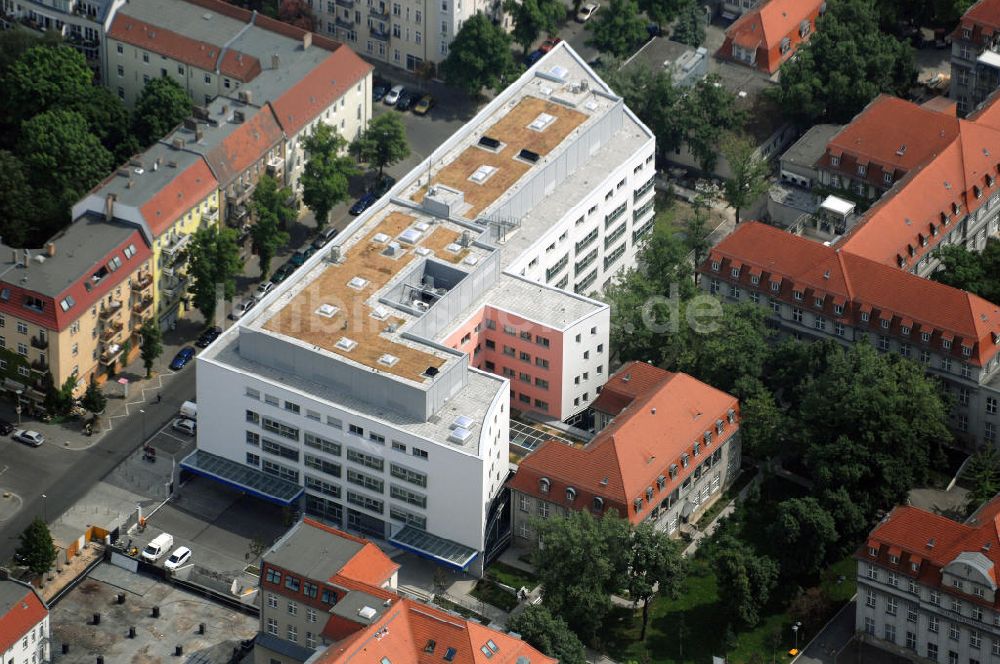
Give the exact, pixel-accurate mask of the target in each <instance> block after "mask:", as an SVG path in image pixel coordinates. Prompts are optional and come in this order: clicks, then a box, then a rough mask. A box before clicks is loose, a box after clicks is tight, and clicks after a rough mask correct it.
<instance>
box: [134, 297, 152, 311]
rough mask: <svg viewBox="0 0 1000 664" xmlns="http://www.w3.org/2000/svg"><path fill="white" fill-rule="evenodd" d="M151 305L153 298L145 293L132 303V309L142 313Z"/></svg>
mask: <svg viewBox="0 0 1000 664" xmlns="http://www.w3.org/2000/svg"><path fill="white" fill-rule="evenodd" d="M152 305H153V298H152V297H150V296H148V295H147V296H146V297H144V298H142V299H141V300H139V301H138V302H136V303H135V304H134V305H132V311H134V312H135V313H137V314H142V313H143V312H145V311H146V310H147V309H149V308H150V307H151V306H152Z"/></svg>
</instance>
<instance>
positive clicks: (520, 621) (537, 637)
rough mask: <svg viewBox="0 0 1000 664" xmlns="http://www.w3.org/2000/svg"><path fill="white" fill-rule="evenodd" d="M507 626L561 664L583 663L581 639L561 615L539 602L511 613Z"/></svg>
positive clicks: (584, 663) (584, 656) (584, 652)
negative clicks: (514, 613) (515, 613)
mask: <svg viewBox="0 0 1000 664" xmlns="http://www.w3.org/2000/svg"><path fill="white" fill-rule="evenodd" d="M507 629H509V630H511V631H512V632H517V633H518V634H520V635H521V638H522V639H524V640H525V641H526V642H528V643H530V644H531V645H533V646H534V647H536V648H538V649H539V650H541V651H542V652H543V653H545V654H546V655H548V656H549V657H554V658H555V659H557V660H559V662H560V664H586V662H587V654H586V651H585V650H584V648H583V644H582V643H580V639H579V638H578V637H577V635H576V634H574V633H573V632H572V630H570V628H569V626H567V625H566V621H565V620H563V619H562V618H560V617H558V616H555V615H552V613H550V612H549V610H548V609H547V608H546V607H545V606H543V605H541V604H538V605H535V606H529V607H527V608H525V609H524V611H522V612H521V613H519V614H518V615H516V616H513V617H512V618H511V619H510V622H508V623H507Z"/></svg>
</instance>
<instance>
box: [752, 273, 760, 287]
mask: <svg viewBox="0 0 1000 664" xmlns="http://www.w3.org/2000/svg"><path fill="white" fill-rule="evenodd" d="M750 283H751V284H753V285H754V286H756V285H757V284H759V283H760V276H759V275H756V274H751V275H750Z"/></svg>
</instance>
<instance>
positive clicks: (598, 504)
mask: <svg viewBox="0 0 1000 664" xmlns="http://www.w3.org/2000/svg"><path fill="white" fill-rule="evenodd" d="M593 506H594V511H595V512H601V511H603V510H604V499H603V498H601V497H600V496H594V503H593Z"/></svg>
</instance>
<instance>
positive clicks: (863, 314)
mask: <svg viewBox="0 0 1000 664" xmlns="http://www.w3.org/2000/svg"><path fill="white" fill-rule="evenodd" d="M869 317H870V316H869V314H868V312H867V311H862V312H861V322H862V323H867V322H868V319H869Z"/></svg>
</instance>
